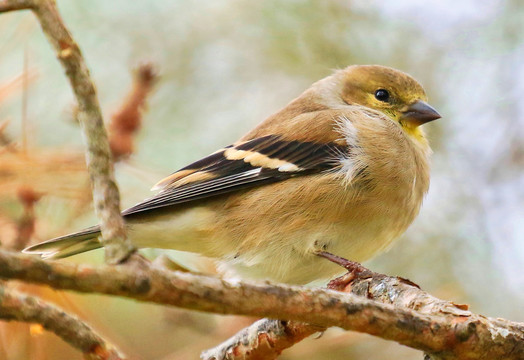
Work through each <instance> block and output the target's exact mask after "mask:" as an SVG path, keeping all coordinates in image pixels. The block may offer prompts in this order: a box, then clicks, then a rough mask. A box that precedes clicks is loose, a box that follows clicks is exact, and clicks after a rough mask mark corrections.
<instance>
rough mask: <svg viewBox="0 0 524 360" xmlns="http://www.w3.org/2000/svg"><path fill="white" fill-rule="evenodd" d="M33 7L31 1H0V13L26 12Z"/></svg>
mask: <svg viewBox="0 0 524 360" xmlns="http://www.w3.org/2000/svg"><path fill="white" fill-rule="evenodd" d="M33 6H34V1H32V0H0V13H3V12H8V11H15V10H27V9H31V8H32V7H33Z"/></svg>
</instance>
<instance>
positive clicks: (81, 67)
mask: <svg viewBox="0 0 524 360" xmlns="http://www.w3.org/2000/svg"><path fill="white" fill-rule="evenodd" d="M0 1H1V2H0V12H1V11H9V10H16V9H25V8H31V10H33V12H34V13H35V15H36V17H37V18H38V21H39V22H40V25H41V26H42V30H43V32H44V34H45V35H46V37H47V39H48V40H49V42H50V43H51V45H52V46H53V48H54V49H55V51H56V53H57V57H58V60H59V61H60V63H61V64H62V66H63V67H64V70H65V72H66V75H67V77H68V78H69V82H70V83H71V87H72V89H73V92H74V93H75V96H76V100H77V102H78V110H79V111H78V120H79V122H80V124H81V126H82V130H83V136H84V139H85V141H86V143H87V152H86V160H87V167H88V171H89V176H90V178H91V184H92V186H93V201H94V204H95V211H96V213H97V216H98V217H99V219H100V224H101V229H102V237H103V243H104V247H105V251H106V260H107V262H109V263H112V264H115V263H119V262H121V261H123V260H125V259H126V258H128V257H129V255H130V254H132V253H133V252H134V251H135V248H134V247H133V245H132V244H131V242H130V241H129V240H127V239H126V234H125V229H124V221H123V219H122V216H121V215H120V195H119V192H118V188H117V186H116V183H115V180H114V176H113V164H112V161H111V156H110V151H109V145H108V141H107V134H106V130H105V128H104V122H103V119H102V112H101V110H100V105H99V103H98V99H97V96H96V90H95V86H94V84H93V82H92V81H91V78H90V75H89V70H88V68H87V66H86V64H85V61H84V58H83V57H82V53H81V52H80V48H79V47H78V45H77V44H76V42H75V41H74V39H73V38H72V36H71V33H70V32H69V30H68V29H67V28H66V26H65V24H64V22H63V20H62V17H61V16H60V13H59V12H58V9H57V7H56V3H55V1H54V0H0Z"/></svg>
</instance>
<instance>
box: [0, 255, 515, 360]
mask: <svg viewBox="0 0 524 360" xmlns="http://www.w3.org/2000/svg"><path fill="white" fill-rule="evenodd" d="M0 277H3V278H10V279H20V280H24V281H28V282H34V283H39V284H47V285H50V286H52V287H53V288H58V289H69V290H74V291H80V292H94V293H101V294H108V295H117V296H124V297H129V298H134V299H137V300H140V301H148V302H155V303H159V304H166V305H174V306H178V307H183V308H186V309H192V310H200V311H208V312H214V313H218V314H240V315H251V316H259V317H269V318H273V319H286V320H294V321H301V322H307V323H310V324H314V325H316V326H320V327H331V326H338V327H341V328H344V329H347V330H355V331H359V332H365V333H368V334H372V335H375V336H379V337H381V338H384V339H389V340H394V341H397V342H399V343H401V344H404V345H407V346H410V347H413V348H415V349H419V350H422V351H425V352H428V353H433V354H435V353H437V354H439V355H441V358H443V359H453V358H458V359H496V358H500V357H501V356H504V359H508V360H512V359H515V360H517V359H522V358H524V324H518V323H513V322H510V321H507V320H501V319H490V318H485V317H483V316H479V315H475V314H472V313H470V312H469V311H465V310H461V309H460V308H458V307H456V306H454V305H453V304H450V303H447V302H444V301H441V300H438V299H435V298H433V297H431V296H430V295H428V294H426V293H425V292H422V291H421V290H420V289H418V288H416V287H412V289H411V290H410V291H409V292H406V293H405V294H403V295H402V298H403V299H404V300H403V302H402V303H400V304H399V305H400V306H396V304H397V302H396V301H397V298H396V296H398V295H399V291H398V290H397V289H396V287H398V286H399V285H398V283H395V282H390V281H389V280H388V281H385V279H384V278H381V279H377V280H376V281H378V282H377V283H376V289H375V290H373V289H371V288H366V291H371V292H370V294H381V296H382V297H384V299H389V300H388V302H390V303H382V302H379V301H377V300H376V299H368V298H366V297H363V296H357V295H354V294H345V293H341V292H337V291H332V290H325V289H312V288H305V287H298V286H285V285H275V284H268V283H248V282H245V283H244V282H235V281H228V280H221V279H218V278H214V277H208V276H201V275H195V274H190V273H181V272H166V271H162V270H159V269H156V268H152V267H149V266H148V265H145V266H144V267H143V268H137V267H130V266H120V267H116V268H115V267H111V266H102V267H92V266H87V265H73V264H69V263H63V262H46V261H43V260H40V259H38V258H34V257H31V256H27V255H23V254H13V253H6V252H1V251H0ZM386 279H391V278H387V277H386ZM391 281H393V280H391ZM397 281H399V280H398V279H397ZM401 291H406V290H405V289H404V290H401ZM410 299H411V300H410ZM406 302H408V303H410V307H411V308H413V309H416V310H411V309H408V308H405V307H404V305H405V304H406Z"/></svg>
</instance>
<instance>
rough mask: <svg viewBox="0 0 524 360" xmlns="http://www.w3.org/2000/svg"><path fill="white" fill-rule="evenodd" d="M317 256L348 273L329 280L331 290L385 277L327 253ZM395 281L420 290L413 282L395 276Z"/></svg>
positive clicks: (321, 252) (358, 264)
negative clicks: (356, 282) (364, 280)
mask: <svg viewBox="0 0 524 360" xmlns="http://www.w3.org/2000/svg"><path fill="white" fill-rule="evenodd" d="M316 255H317V256H320V257H323V258H326V259H328V260H329V261H332V262H334V263H335V264H337V265H340V266H342V267H343V268H344V269H346V270H347V271H348V272H347V273H346V274H344V275H342V276H339V277H338V278H335V279H333V280H331V281H330V282H329V283H328V288H329V289H332V290H339V291H341V290H344V289H345V288H346V287H347V286H348V285H351V283H352V282H353V281H355V280H357V279H358V280H363V279H369V278H372V277H373V278H377V277H385V276H386V275H383V274H379V273H376V272H374V271H371V270H369V269H368V268H365V267H364V266H362V265H361V264H360V263H358V262H355V261H351V260H348V259H345V258H343V257H340V256H337V255H334V254H331V253H329V252H327V251H319V252H317V253H316ZM397 279H398V280H399V281H401V282H403V283H405V284H407V285H411V286H414V287H417V288H419V289H420V286H418V285H417V284H416V283H414V282H413V281H411V280H409V279H406V278H403V277H400V276H397Z"/></svg>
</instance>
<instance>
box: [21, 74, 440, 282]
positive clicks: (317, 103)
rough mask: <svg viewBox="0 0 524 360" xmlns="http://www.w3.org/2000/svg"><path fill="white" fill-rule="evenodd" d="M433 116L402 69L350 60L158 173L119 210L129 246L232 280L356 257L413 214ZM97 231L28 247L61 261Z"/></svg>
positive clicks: (329, 268)
mask: <svg viewBox="0 0 524 360" xmlns="http://www.w3.org/2000/svg"><path fill="white" fill-rule="evenodd" d="M440 117H441V115H440V114H439V113H438V112H437V111H436V110H435V109H434V108H433V107H432V106H430V105H429V104H428V99H427V95H426V93H425V91H424V89H423V87H422V86H421V85H420V84H419V83H418V82H417V81H416V80H415V79H414V78H412V77H411V76H410V75H408V74H406V73H404V72H402V71H400V70H396V69H393V68H390V67H386V66H381V65H351V66H348V67H346V68H344V69H339V70H335V71H334V72H333V73H332V74H331V75H330V76H327V77H325V78H323V79H321V80H319V81H317V82H315V83H313V85H311V86H310V87H309V88H308V89H307V90H305V91H304V92H303V93H302V94H301V95H300V96H298V97H297V98H295V99H294V100H292V101H291V102H290V103H289V104H288V105H286V106H285V107H284V108H283V109H281V110H280V111H278V112H276V113H275V114H273V115H271V116H269V117H268V118H267V119H265V120H264V121H262V122H261V123H260V124H258V125H257V126H255V127H254V128H253V129H252V130H251V131H249V132H248V133H247V134H246V135H244V136H243V137H241V138H240V139H239V140H238V141H236V142H234V143H232V144H231V145H228V146H225V147H224V148H221V149H219V150H217V151H216V152H214V153H212V154H210V155H208V156H206V157H203V158H202V159H200V160H198V161H195V162H193V163H191V164H190V165H187V166H185V167H183V168H181V169H180V170H178V171H176V172H174V173H172V174H171V175H169V176H167V177H166V178H164V179H162V180H161V181H159V182H158V183H157V184H156V185H155V186H154V187H153V189H152V190H156V191H157V193H156V194H155V195H154V196H152V197H150V198H148V199H146V200H144V201H142V202H140V203H138V204H136V205H135V206H132V207H131V208H128V209H127V210H124V211H123V212H122V216H123V218H124V220H125V224H126V231H127V235H128V237H129V239H130V240H131V242H132V243H133V244H134V245H135V246H136V247H138V248H161V249H175V250H181V251H188V252H193V253H198V254H201V255H203V256H206V257H211V258H215V259H217V260H218V261H219V262H220V264H223V266H224V268H227V269H228V271H231V272H233V273H234V274H235V276H239V277H240V278H247V279H267V280H272V281H277V282H283V283H288V284H309V283H312V282H315V281H318V280H322V279H330V278H332V277H333V276H335V275H338V274H340V273H341V271H342V269H341V268H340V267H339V266H337V265H336V264H333V263H331V262H330V261H326V259H324V258H322V257H320V256H318V254H319V253H321V252H325V253H328V254H333V255H335V256H338V257H343V258H347V259H350V260H352V261H358V262H363V261H366V260H368V259H370V258H371V257H372V256H374V255H376V254H378V253H380V252H382V251H384V250H386V249H388V248H389V247H390V246H391V244H392V243H393V241H394V240H396V239H397V238H399V237H400V236H401V235H402V234H403V233H404V232H405V231H406V230H407V228H408V227H409V225H410V224H411V223H412V222H413V221H414V219H415V218H416V216H417V215H418V213H419V210H420V208H421V204H422V201H423V198H424V196H425V194H426V193H427V191H428V188H429V180H430V171H429V158H430V155H431V152H432V151H431V148H430V146H429V144H428V140H427V138H426V136H425V133H424V131H423V129H422V128H421V125H423V124H425V123H428V122H430V121H432V120H436V119H439V118H440ZM99 236H100V227H99V226H93V227H90V228H87V229H84V230H82V231H79V232H76V233H73V234H69V235H65V236H61V237H58V238H55V239H51V240H48V241H45V242H43V243H40V244H37V245H34V246H31V247H28V248H26V249H25V250H24V251H25V252H26V253H31V254H39V255H40V256H42V257H43V258H51V259H56V258H63V257H68V256H71V255H75V254H78V253H82V252H86V251H89V250H93V249H96V248H100V247H102V244H101V243H100V241H99V240H98V238H99Z"/></svg>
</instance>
